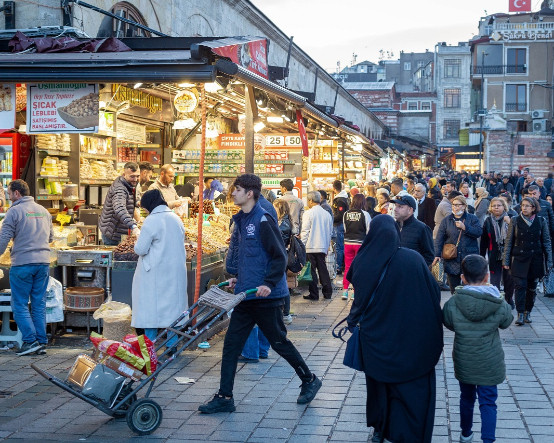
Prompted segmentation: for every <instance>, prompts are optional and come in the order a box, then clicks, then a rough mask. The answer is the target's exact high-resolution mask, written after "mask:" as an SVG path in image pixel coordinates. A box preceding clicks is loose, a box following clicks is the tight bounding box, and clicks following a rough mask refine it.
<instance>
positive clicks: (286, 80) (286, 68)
mask: <svg viewBox="0 0 554 443" xmlns="http://www.w3.org/2000/svg"><path fill="white" fill-rule="evenodd" d="M293 38H294V37H293V36H291V37H290V40H289V50H288V53H287V64H286V65H285V72H286V74H287V78H286V79H285V88H288V86H289V63H290V54H291V52H292V39H293Z"/></svg>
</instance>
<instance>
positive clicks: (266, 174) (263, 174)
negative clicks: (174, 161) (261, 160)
mask: <svg viewBox="0 0 554 443" xmlns="http://www.w3.org/2000/svg"><path fill="white" fill-rule="evenodd" d="M198 174H199V172H176V173H175V175H176V176H182V177H198ZM204 174H210V175H214V176H215V177H237V176H239V175H241V174H242V172H233V173H229V172H225V173H222V172H204ZM255 174H256V175H257V176H258V177H264V178H271V177H290V174H286V173H283V174H274V173H269V172H255ZM334 175H336V174H334Z"/></svg>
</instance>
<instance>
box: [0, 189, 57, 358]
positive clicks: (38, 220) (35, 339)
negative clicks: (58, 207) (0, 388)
mask: <svg viewBox="0 0 554 443" xmlns="http://www.w3.org/2000/svg"><path fill="white" fill-rule="evenodd" d="M29 194H30V192H29V186H28V185H27V183H25V182H24V181H23V180H14V181H12V182H11V183H10V184H9V185H8V195H9V198H10V200H11V201H12V206H11V207H10V209H8V212H7V213H6V217H5V218H4V222H3V223H2V229H1V230H0V255H1V254H3V253H4V251H5V250H6V248H7V246H8V243H9V241H10V240H12V239H13V246H12V249H11V262H12V266H11V268H10V287H11V291H12V296H11V305H12V311H13V316H14V319H15V322H16V323H17V327H18V328H19V330H20V331H21V334H22V335H23V345H22V346H21V348H20V350H19V352H18V353H17V355H26V354H31V353H34V352H36V353H40V354H45V353H46V351H45V349H44V347H45V346H46V343H47V342H48V339H47V337H46V288H47V287H48V279H49V271H48V269H49V266H50V245H49V243H50V242H51V241H52V240H53V239H54V231H53V228H52V216H51V215H50V214H49V213H48V211H47V210H46V209H45V208H44V207H42V206H40V205H39V204H37V203H35V200H34V199H33V197H31V196H29ZM29 299H30V301H31V308H32V312H31V313H30V312H29Z"/></svg>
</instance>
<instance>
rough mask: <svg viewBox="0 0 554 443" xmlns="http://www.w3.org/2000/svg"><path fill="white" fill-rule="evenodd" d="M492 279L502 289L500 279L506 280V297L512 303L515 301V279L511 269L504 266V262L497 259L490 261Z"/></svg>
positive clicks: (493, 283) (492, 282)
mask: <svg viewBox="0 0 554 443" xmlns="http://www.w3.org/2000/svg"><path fill="white" fill-rule="evenodd" d="M489 271H490V276H491V277H490V281H491V285H494V286H496V287H497V288H498V290H499V291H500V281H501V280H503V281H504V299H505V300H506V301H507V302H508V304H509V305H511V304H512V303H513V302H514V280H513V279H512V273H511V272H510V270H509V269H504V268H503V267H502V262H501V261H498V260H495V261H490V262H489Z"/></svg>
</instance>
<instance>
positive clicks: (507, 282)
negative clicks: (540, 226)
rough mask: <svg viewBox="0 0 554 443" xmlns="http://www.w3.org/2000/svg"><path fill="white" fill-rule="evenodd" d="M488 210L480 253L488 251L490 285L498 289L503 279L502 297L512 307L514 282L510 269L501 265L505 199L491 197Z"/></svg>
mask: <svg viewBox="0 0 554 443" xmlns="http://www.w3.org/2000/svg"><path fill="white" fill-rule="evenodd" d="M489 212H490V215H489V216H487V218H486V219H485V223H484V224H483V235H481V243H480V249H481V255H482V256H483V257H486V255H487V253H488V259H489V271H490V283H491V285H494V286H496V287H497V288H498V290H499V291H500V281H501V280H504V299H505V300H506V302H507V303H508V304H509V305H510V306H511V307H512V309H514V307H515V305H514V299H513V296H514V283H513V280H512V276H511V274H510V271H509V270H508V269H504V268H503V267H502V256H503V253H504V245H505V242H506V237H507V235H508V225H509V224H510V216H509V215H508V204H507V203H506V200H504V199H503V198H500V197H495V198H493V199H492V200H491V204H490V206H489Z"/></svg>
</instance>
